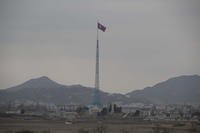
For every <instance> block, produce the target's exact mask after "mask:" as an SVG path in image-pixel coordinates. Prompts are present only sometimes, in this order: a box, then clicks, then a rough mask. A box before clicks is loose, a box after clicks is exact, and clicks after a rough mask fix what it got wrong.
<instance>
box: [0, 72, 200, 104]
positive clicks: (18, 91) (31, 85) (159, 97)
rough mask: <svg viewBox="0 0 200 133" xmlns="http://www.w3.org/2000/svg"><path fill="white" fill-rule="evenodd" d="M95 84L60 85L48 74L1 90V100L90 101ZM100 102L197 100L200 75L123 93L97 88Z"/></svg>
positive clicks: (172, 79) (61, 102)
mask: <svg viewBox="0 0 200 133" xmlns="http://www.w3.org/2000/svg"><path fill="white" fill-rule="evenodd" d="M93 94H94V88H91V87H84V86H82V85H71V86H66V85H61V84H59V83H56V82H55V81H52V80H51V79H49V78H48V77H45V76H43V77H40V78H36V79H31V80H28V81H27V82H25V83H22V84H21V85H18V86H15V87H11V88H7V89H4V90H0V103H8V102H10V101H21V102H24V101H33V102H44V103H55V104H69V103H76V104H91V103H92V99H93ZM100 95H101V100H102V103H103V104H106V103H111V102H121V103H122V104H128V103H134V102H142V103H165V104H168V103H169V104H173V103H200V76H198V75H191V76H180V77H175V78H170V79H168V80H167V81H164V82H160V83H158V84H156V85H154V86H153V87H146V88H144V89H142V90H136V91H132V92H130V93H127V94H125V95H123V94H119V93H118V94H117V93H114V94H111V93H107V92H103V91H100Z"/></svg>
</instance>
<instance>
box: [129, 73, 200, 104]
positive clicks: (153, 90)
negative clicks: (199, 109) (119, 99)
mask: <svg viewBox="0 0 200 133" xmlns="http://www.w3.org/2000/svg"><path fill="white" fill-rule="evenodd" d="M126 95H127V96H128V97H130V98H136V99H143V100H146V101H149V102H151V103H169V104H172V103H200V76H198V75H192V76H180V77H175V78H170V79H168V80H167V81H164V82H161V83H158V84H156V85H155V86H153V87H146V88H144V89H142V90H137V91H132V92H130V93H128V94H126Z"/></svg>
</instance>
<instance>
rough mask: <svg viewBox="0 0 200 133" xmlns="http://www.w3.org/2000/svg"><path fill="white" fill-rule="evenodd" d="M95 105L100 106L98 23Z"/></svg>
mask: <svg viewBox="0 0 200 133" xmlns="http://www.w3.org/2000/svg"><path fill="white" fill-rule="evenodd" d="M94 104H95V105H98V106H99V105H100V94H99V33H98V21H97V45H96V71H95V94H94Z"/></svg>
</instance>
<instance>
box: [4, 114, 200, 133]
mask: <svg viewBox="0 0 200 133" xmlns="http://www.w3.org/2000/svg"><path fill="white" fill-rule="evenodd" d="M28 131H31V132H36V133H199V132H200V125H199V124H191V123H189V122H187V123H159V124H158V123H150V122H146V123H144V122H133V121H132V122H130V121H126V120H122V121H113V120H110V121H109V120H93V121H76V122H73V123H70V122H66V121H64V120H45V119H41V118H5V117H0V133H16V132H18V133H20V132H21V133H22V132H24V133H28Z"/></svg>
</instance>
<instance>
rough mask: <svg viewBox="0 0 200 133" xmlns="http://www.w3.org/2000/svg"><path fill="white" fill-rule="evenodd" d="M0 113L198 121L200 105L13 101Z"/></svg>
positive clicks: (81, 117)
mask: <svg viewBox="0 0 200 133" xmlns="http://www.w3.org/2000/svg"><path fill="white" fill-rule="evenodd" d="M0 106H1V107H0V109H1V110H0V113H1V115H17V116H23V117H24V118H25V116H36V117H41V118H45V119H65V120H66V121H76V120H81V119H86V118H87V120H88V119H102V118H103V119H124V120H130V121H151V122H168V121H169V122H170V121H172V122H173V121H190V122H200V105H189V104H169V105H158V104H143V103H132V104H126V105H122V104H120V103H110V104H107V105H103V106H102V107H97V106H94V105H79V104H64V105H56V104H47V103H34V102H30V101H29V102H25V103H23V104H22V103H20V102H13V103H11V104H1V105H0Z"/></svg>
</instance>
